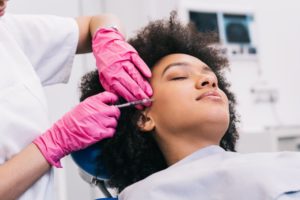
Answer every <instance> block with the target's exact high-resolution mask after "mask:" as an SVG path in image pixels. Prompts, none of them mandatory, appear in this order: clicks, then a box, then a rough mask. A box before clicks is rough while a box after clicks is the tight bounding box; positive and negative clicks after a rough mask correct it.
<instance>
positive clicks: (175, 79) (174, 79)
mask: <svg viewBox="0 0 300 200" xmlns="http://www.w3.org/2000/svg"><path fill="white" fill-rule="evenodd" d="M184 79H187V77H186V76H178V77H174V78H171V80H172V81H180V80H184Z"/></svg>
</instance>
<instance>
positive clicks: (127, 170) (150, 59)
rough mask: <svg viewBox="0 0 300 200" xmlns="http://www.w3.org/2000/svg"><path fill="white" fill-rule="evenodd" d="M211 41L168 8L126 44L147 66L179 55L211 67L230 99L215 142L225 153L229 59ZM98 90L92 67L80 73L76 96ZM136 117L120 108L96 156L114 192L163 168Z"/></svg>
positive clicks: (232, 135)
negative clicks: (115, 123) (111, 134)
mask: <svg viewBox="0 0 300 200" xmlns="http://www.w3.org/2000/svg"><path fill="white" fill-rule="evenodd" d="M212 41H215V38H214V36H213V34H211V33H201V32H198V31H197V30H196V28H195V27H194V26H193V25H192V24H188V25H183V24H181V23H180V22H179V21H178V20H177V18H176V13H174V12H173V13H171V17H170V18H169V20H158V21H154V22H150V23H149V24H148V25H147V26H146V27H145V28H143V29H142V30H141V31H140V32H138V34H137V35H136V37H134V38H132V39H130V40H129V43H130V44H131V45H132V46H133V47H134V48H135V49H136V50H137V51H138V52H139V55H140V57H141V58H142V59H143V60H144V61H145V62H146V64H147V65H148V66H149V67H150V68H152V67H153V66H154V65H155V64H156V63H157V62H158V61H159V60H160V59H161V58H163V57H164V56H167V55H170V54H173V53H183V54H188V55H191V56H194V57H196V58H198V59H200V60H201V61H203V62H205V63H206V64H207V65H208V66H209V67H210V68H211V69H212V70H213V72H214V73H215V74H216V76H217V78H218V82H219V87H220V89H222V90H223V91H224V92H225V94H226V95H227V97H228V99H229V112H230V124H229V128H228V130H227V131H226V133H225V135H224V136H223V138H222V139H221V142H220V146H221V147H222V148H223V149H225V150H227V151H235V143H236V140H237V139H238V133H237V128H236V122H237V121H238V119H237V115H236V112H235V98H234V95H233V94H232V93H231V92H230V91H229V87H230V85H229V83H228V82H227V81H226V79H225V77H224V74H223V69H224V68H227V67H228V62H227V59H225V58H224V57H222V56H221V55H220V51H219V50H217V49H215V48H212V47H211V46H210V44H211V42H212ZM102 91H104V90H103V88H102V86H101V85H100V84H99V78H98V72H97V71H94V72H91V73H89V74H87V75H85V76H84V77H83V79H82V84H81V92H82V95H81V100H84V99H85V98H87V97H89V96H91V95H95V94H97V93H99V92H102ZM123 101H124V100H123ZM140 117H142V111H140V110H137V109H135V108H122V112H121V116H120V119H119V123H118V126H117V129H116V134H115V136H114V137H113V138H111V139H106V140H103V141H101V142H100V146H101V148H102V154H101V155H100V158H99V159H101V162H103V163H104V165H105V167H106V169H107V170H108V173H109V175H110V180H109V182H108V184H109V185H110V186H111V187H114V188H116V189H117V190H118V191H119V192H120V191H122V190H123V189H124V188H125V187H127V186H128V185H130V184H132V183H135V182H137V181H139V180H141V179H144V178H145V177H147V176H149V175H151V174H153V173H155V172H157V171H160V170H163V169H165V168H167V163H166V161H165V158H164V156H163V154H162V152H161V151H160V149H159V147H158V145H157V143H156V141H155V140H154V137H153V133H149V134H141V131H140V129H139V128H138V126H137V121H138V119H139V118H140Z"/></svg>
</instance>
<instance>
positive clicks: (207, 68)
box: [161, 62, 213, 76]
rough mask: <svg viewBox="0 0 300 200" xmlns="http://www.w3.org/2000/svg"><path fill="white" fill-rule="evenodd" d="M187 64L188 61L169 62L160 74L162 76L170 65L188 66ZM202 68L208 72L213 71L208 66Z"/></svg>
mask: <svg viewBox="0 0 300 200" xmlns="http://www.w3.org/2000/svg"><path fill="white" fill-rule="evenodd" d="M189 65H190V64H189V63H188V62H175V63H171V64H169V65H167V67H166V68H165V69H164V71H163V72H162V75H161V76H163V75H164V74H165V73H166V71H168V69H170V68H172V67H175V66H189ZM202 70H203V71H208V72H213V70H212V69H211V68H210V67H208V66H205V67H203V69H202Z"/></svg>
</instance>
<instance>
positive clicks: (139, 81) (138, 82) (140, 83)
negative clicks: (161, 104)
mask: <svg viewBox="0 0 300 200" xmlns="http://www.w3.org/2000/svg"><path fill="white" fill-rule="evenodd" d="M123 68H124V69H125V71H126V72H127V74H128V75H129V76H130V79H126V81H129V82H128V83H127V85H128V90H130V91H131V93H132V94H133V95H134V96H135V97H136V98H137V99H145V98H149V97H150V96H152V88H151V86H150V84H149V82H148V81H147V80H146V79H145V78H144V77H142V76H141V74H140V73H139V71H138V70H137V69H136V68H135V67H134V65H133V64H132V63H130V62H125V63H124V64H123ZM131 80H132V81H131ZM123 85H125V84H124V83H123Z"/></svg>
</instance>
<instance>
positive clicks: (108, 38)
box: [92, 28, 152, 101]
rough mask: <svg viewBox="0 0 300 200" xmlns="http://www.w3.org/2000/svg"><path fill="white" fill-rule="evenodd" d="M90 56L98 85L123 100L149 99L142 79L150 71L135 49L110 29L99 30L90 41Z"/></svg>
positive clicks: (146, 86) (146, 83)
mask: <svg viewBox="0 0 300 200" xmlns="http://www.w3.org/2000/svg"><path fill="white" fill-rule="evenodd" d="M92 46H93V53H94V56H95V58H96V61H97V67H98V71H99V76H100V82H101V84H102V86H103V87H104V88H105V89H106V90H107V91H110V92H114V93H116V94H118V95H120V96H122V97H123V98H124V99H126V100H127V101H134V100H141V99H145V98H150V97H151V96H152V89H151V87H150V84H149V83H148V81H147V80H146V78H150V77H151V71H150V69H149V68H148V66H147V65H146V64H145V62H144V61H143V60H142V59H141V58H140V57H139V55H138V53H137V52H136V50H135V49H134V48H133V47H132V46H131V45H130V44H128V43H127V42H126V41H125V39H124V37H123V36H122V35H121V34H120V33H119V32H118V31H117V30H116V29H114V28H102V29H99V30H98V31H97V32H96V33H95V34H94V38H93V45H92Z"/></svg>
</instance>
